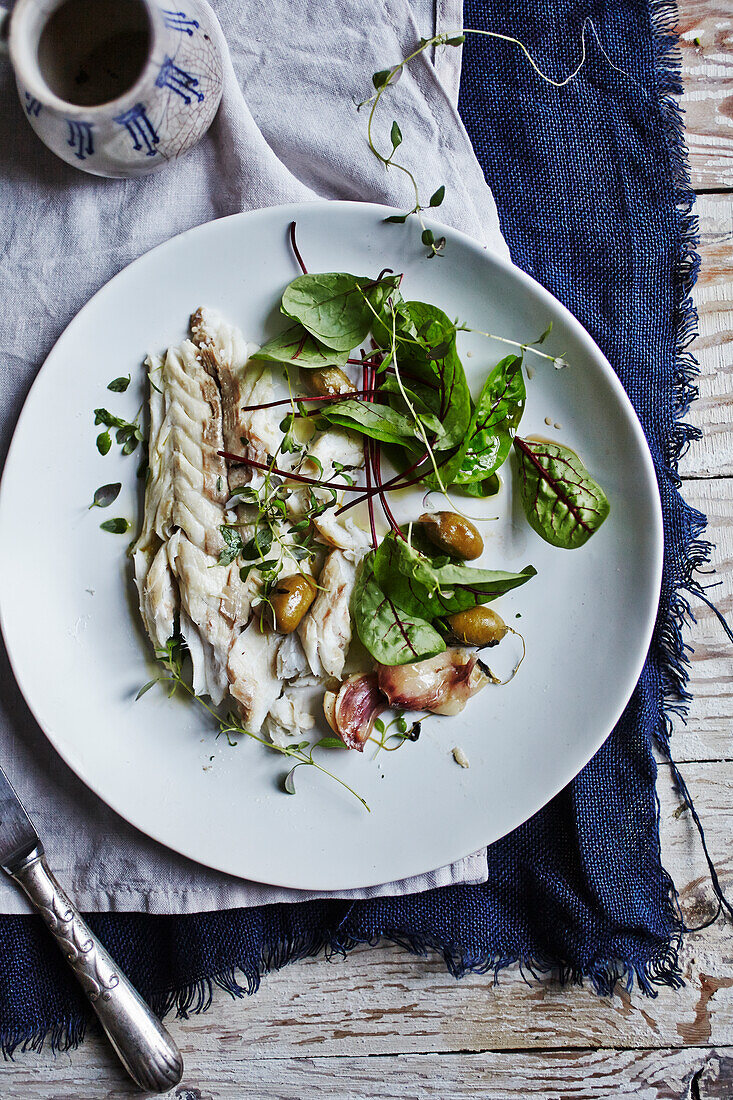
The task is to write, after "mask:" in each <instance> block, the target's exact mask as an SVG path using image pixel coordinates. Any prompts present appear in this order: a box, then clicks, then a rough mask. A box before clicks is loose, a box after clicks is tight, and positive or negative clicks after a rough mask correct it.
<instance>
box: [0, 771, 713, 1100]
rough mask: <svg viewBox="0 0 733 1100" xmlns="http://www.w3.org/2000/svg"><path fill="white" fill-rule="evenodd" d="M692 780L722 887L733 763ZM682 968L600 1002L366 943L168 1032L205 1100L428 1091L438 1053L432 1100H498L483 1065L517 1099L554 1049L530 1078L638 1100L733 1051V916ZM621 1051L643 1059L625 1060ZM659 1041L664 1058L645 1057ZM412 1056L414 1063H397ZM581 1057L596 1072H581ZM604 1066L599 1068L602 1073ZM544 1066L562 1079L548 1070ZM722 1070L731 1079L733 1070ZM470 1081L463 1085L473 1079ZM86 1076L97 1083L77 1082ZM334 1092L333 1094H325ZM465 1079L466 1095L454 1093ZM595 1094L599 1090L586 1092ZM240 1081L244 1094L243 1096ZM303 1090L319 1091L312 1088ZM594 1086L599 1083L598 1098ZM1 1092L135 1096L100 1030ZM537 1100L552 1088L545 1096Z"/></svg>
mask: <svg viewBox="0 0 733 1100" xmlns="http://www.w3.org/2000/svg"><path fill="white" fill-rule="evenodd" d="M685 775H686V779H687V781H688V783H689V785H690V789H691V790H692V793H693V795H694V797H695V799H696V800H697V803H698V807H699V810H700V812H701V814H702V815H703V818H704V819H705V821H706V822H707V824H708V842H709V845H710V849H711V852H712V853H713V855H714V857H715V858H716V860H717V861H718V863H719V867H720V870H721V877H722V881H723V882H724V883H729V884H731V885H733V863H731V859H732V858H733V857H732V855H731V852H730V843H729V838H730V835H731V823H732V821H733V797H732V796H733V764H731V763H728V764H724V765H721V764H717V763H706V764H689V765H688V766H687V767H686V769H685ZM659 791H660V799H661V815H662V826H663V838H664V840H663V858H664V861H665V863H666V865H667V866H668V868H669V869H670V871H671V873H672V875H673V877H674V878H675V879H676V881H677V884H678V887H679V889H680V898H681V903H682V906H683V910H684V913H685V916H686V918H687V920H688V921H689V922H690V923H693V922H694V923H697V922H699V921H701V920H704V919H705V918H706V917H707V916H708V915H709V914H710V912H711V901H710V899H711V894H710V888H709V884H708V880H707V875H706V872H705V865H704V862H703V859H702V855H701V852H700V847H699V841H698V839H697V837H696V834H695V833H694V830H693V829H692V827H691V823H690V821H689V815H688V814H687V813H680V812H679V800H678V798H677V796H676V795H675V793H674V791H673V789H672V786H671V783H670V780H669V775H668V770H667V769H664V768H662V769H661V772H660V782H659ZM682 965H683V971H684V975H685V979H686V985H685V987H684V988H683V989H681V990H678V991H673V990H670V989H668V988H666V987H662V988H660V990H659V994H658V996H657V997H656V998H655V999H649V998H646V997H643V996H642V995H640V994H639V993H638V992H636V991H634V992H632V993H631V994H628V993H626V992H625V991H623V990H621V991H619V992H618V993H617V994H616V995H615V996H614V997H598V996H596V995H595V994H594V993H593V992H592V991H591V990H590V989H588V988H585V987H571V988H565V989H562V988H560V987H559V986H558V985H557V983H556V982H554V981H552V980H548V979H544V980H542V981H532V982H530V983H527V982H525V981H524V980H523V979H522V976H521V975H520V974H519V972H518V970H517V969H516V968H512V969H510V970H508V971H505V972H503V973H502V975H501V976H500V978H499V982H498V985H494V984H493V977H492V976H486V975H469V976H468V977H466V978H465V979H463V980H462V981H460V982H456V981H455V980H454V979H453V978H451V977H450V976H449V975H448V974H447V972H446V970H445V967H444V966H443V964H442V962H440V961H439V960H438V959H436V958H435V957H431V958H429V959H427V960H425V959H416V958H414V957H412V956H410V955H407V954H406V953H405V952H404V951H402V950H401V949H399V948H397V947H394V946H382V947H377V948H369V947H364V948H360V949H358V950H357V951H355V952H353V953H352V954H351V955H350V956H349V957H348V958H347V959H346V960H342V959H336V960H334V961H332V962H327V961H326V960H324V959H323V958H317V959H308V960H305V961H303V962H302V963H297V964H293V965H292V966H288V967H286V968H284V969H283V970H282V971H280V972H278V973H275V974H272V975H270V976H269V977H268V978H266V979H265V980H264V981H263V985H262V989H261V991H260V992H259V993H258V994H257V996H256V997H253V998H245V999H243V1000H241V1001H232V1000H231V999H230V997H229V996H228V995H227V994H225V993H224V992H223V991H221V990H220V991H218V992H217V993H216V995H215V999H214V1007H213V1008H212V1010H211V1011H210V1012H209V1013H208V1014H205V1015H201V1016H192V1017H191V1018H190V1019H188V1020H180V1021H176V1020H173V1021H171V1022H170V1025H169V1026H170V1027H171V1031H172V1033H173V1034H174V1036H175V1038H176V1039H177V1041H178V1042H179V1043H180V1044H181V1047H182V1050H183V1052H184V1057H185V1059H186V1064H187V1067H188V1068H187V1075H186V1078H185V1080H184V1084H185V1086H186V1088H188V1089H189V1090H191V1089H192V1090H193V1092H192V1093H191V1094H190V1095H192V1096H193V1097H194V1098H195V1100H204V1098H205V1097H207V1096H211V1097H212V1098H213V1097H217V1098H218V1097H226V1098H229V1097H234V1096H240V1095H241V1096H243V1097H247V1096H251V1095H261V1096H263V1097H264V1096H288V1094H287V1093H283V1092H279V1091H278V1089H282V1088H285V1087H286V1085H287V1081H288V1080H289V1081H290V1082H291V1085H290V1087H291V1088H292V1092H291V1093H290V1094H289V1100H292V1098H293V1097H297V1096H303V1097H310V1096H319V1095H321V1094H323V1095H327V1096H330V1095H333V1096H340V1095H347V1096H349V1097H350V1096H352V1095H356V1096H361V1095H363V1093H362V1092H359V1088H363V1089H367V1088H368V1087H371V1088H372V1089H373V1090H374V1091H372V1093H371V1095H373V1096H379V1097H391V1096H395V1097H397V1096H417V1095H419V1094H421V1093H418V1092H417V1091H412V1092H410V1091H409V1090H410V1087H412V1089H413V1090H414V1089H415V1088H416V1084H415V1082H416V1081H417V1080H418V1079H419V1078H418V1076H417V1075H416V1074H417V1070H416V1069H413V1067H417V1066H418V1065H420V1064H422V1065H424V1064H425V1060H424V1059H425V1056H433V1055H435V1054H441V1055H443V1057H441V1058H439V1059H437V1060H436V1059H434V1058H433V1060H432V1061H431V1062H430V1079H431V1081H432V1082H433V1084H434V1087H435V1088H436V1090H437V1091H436V1093H435V1095H440V1091H439V1090H440V1089H441V1088H442V1089H443V1093H442V1094H443V1095H447V1096H454V1095H455V1096H456V1097H460V1096H472V1095H493V1094H492V1093H490V1092H486V1091H485V1092H484V1093H481V1092H471V1091H470V1088H472V1087H474V1086H475V1087H478V1085H476V1082H479V1083H480V1085H481V1088H484V1089H486V1088H487V1085H486V1080H487V1078H486V1077H485V1076H482V1073H483V1070H484V1069H485V1070H486V1072H487V1073H488V1072H490V1073H491V1074H494V1075H495V1076H494V1077H492V1078H491V1084H492V1087H496V1088H497V1089H501V1088H504V1089H505V1092H501V1091H498V1092H497V1093H496V1096H505V1095H506V1096H513V1095H515V1093H513V1092H512V1091H511V1088H515V1089H516V1088H519V1084H518V1081H519V1080H521V1074H520V1077H519V1078H517V1079H512V1078H510V1077H508V1076H507V1074H508V1068H507V1067H509V1066H510V1065H511V1064H512V1061H511V1060H513V1061H514V1064H516V1065H519V1066H522V1065H524V1066H526V1071H527V1072H528V1073H529V1065H530V1064H531V1063H530V1062H523V1060H522V1058H520V1057H519V1055H518V1054H517V1053H516V1052H517V1051H532V1050H533V1049H542V1050H546V1051H549V1050H552V1051H555V1052H556V1053H555V1054H553V1055H552V1057H550V1056H549V1055H548V1056H547V1057H546V1058H544V1060H543V1059H540V1060H537V1061H536V1066H535V1069H534V1070H532V1071H531V1073H529V1077H530V1078H531V1081H536V1080H540V1081H543V1082H544V1084H545V1086H546V1087H547V1088H548V1089H549V1088H551V1087H552V1088H556V1089H557V1092H555V1093H553V1092H549V1093H547V1095H548V1096H553V1095H557V1096H566V1095H568V1096H578V1097H581V1096H587V1097H588V1098H593V1097H596V1096H598V1097H601V1096H612V1095H614V1094H613V1092H612V1091H611V1084H612V1082H613V1081H614V1080H616V1081H617V1087H619V1088H620V1087H621V1085H622V1084H623V1087H626V1088H628V1089H629V1090H630V1091H629V1092H628V1095H629V1096H630V1095H633V1094H634V1093H633V1089H634V1088H638V1089H641V1088H642V1087H643V1088H645V1089H648V1090H651V1089H652V1088H653V1087H658V1088H661V1087H662V1086H663V1085H664V1087H668V1088H670V1089H671V1088H672V1085H671V1083H670V1082H671V1080H672V1079H673V1077H674V1073H677V1072H679V1073H682V1074H683V1076H684V1075H685V1074H687V1076H688V1077H691V1076H692V1073H693V1071H695V1070H696V1069H698V1068H700V1067H701V1066H704V1065H706V1064H707V1061H706V1060H707V1058H708V1055H707V1052H706V1051H702V1052H701V1053H699V1054H698V1053H693V1052H691V1051H690V1049H689V1048H690V1047H695V1046H700V1047H703V1048H707V1047H709V1046H720V1047H727V1046H733V976H732V975H733V932H732V931H731V927H730V925H726V924H724V923H722V922H720V923H718V924H717V925H715V926H714V927H713V928H712V929H710V930H709V931H707V932H704V933H699V934H691V935H689V936H688V937H687V940H686V943H685V946H684V948H683V952H682ZM578 1048H603V1049H604V1055H603V1058H601V1059H599V1060H597V1061H596V1060H594V1059H591V1060H590V1061H583V1060H582V1059H583V1058H586V1057H587V1058H590V1056H589V1055H585V1054H584V1055H583V1056H582V1058H581V1059H580V1061H576V1053H574V1052H576V1051H577V1050H578ZM611 1048H626V1049H627V1051H629V1052H636V1053H633V1054H632V1053H629V1054H628V1057H627V1058H626V1060H622V1061H618V1060H616V1061H615V1059H616V1055H615V1054H613V1053H612V1052H611ZM673 1048H687V1050H686V1052H684V1053H683V1054H681V1055H679V1057H677V1056H673V1054H672V1049H673ZM502 1050H503V1051H513V1052H515V1053H513V1054H512V1055H511V1056H509V1055H507V1056H506V1057H505V1058H493V1059H489V1060H488V1061H487V1060H485V1059H484V1060H483V1061H482V1060H480V1059H479V1060H476V1059H470V1058H466V1059H464V1061H463V1062H462V1063H460V1065H459V1064H458V1063H456V1062H455V1061H454V1060H453V1057H452V1053H451V1052H455V1051H462V1052H486V1051H494V1052H499V1051H502ZM651 1050H658V1051H659V1052H660V1053H659V1055H658V1056H657V1055H655V1056H652V1055H650V1054H642V1053H640V1052H644V1051H646V1052H649V1051H651ZM731 1053H733V1052H731ZM405 1054H408V1055H410V1056H411V1057H412V1058H413V1061H412V1062H410V1061H407V1060H405V1059H404V1058H400V1057H399V1056H400V1055H405ZM367 1056H369V1057H367ZM417 1056H421V1058H422V1061H420V1060H419V1059H417ZM523 1057H525V1056H523ZM377 1059H378V1061H379V1065H380V1066H381V1069H375V1070H374V1072H375V1073H376V1074H377V1077H376V1078H375V1079H374V1080H372V1081H371V1085H369V1080H370V1079H369V1078H365V1079H364V1081H362V1082H361V1083H360V1078H359V1074H360V1073H361V1072H362V1069H361V1063H362V1062H363V1063H367V1062H368V1063H369V1064H371V1065H374V1063H375V1062H376V1061H377ZM457 1065H459V1068H458V1069H456V1066H457ZM603 1065H606V1066H608V1067H609V1070H608V1075H607V1076H606V1077H603V1075H602V1074H600V1067H602V1066H603ZM573 1066H576V1068H577V1067H580V1066H583V1067H585V1068H584V1069H583V1070H582V1072H581V1071H580V1069H579V1070H578V1075H577V1077H574V1076H573V1072H574V1071H572V1072H571V1070H572V1067H573ZM593 1066H595V1067H596V1068H595V1069H591V1068H589V1067H593ZM502 1067H504V1068H502ZM552 1067H554V1069H553V1068H552ZM562 1067H564V1068H565V1069H566V1070H567V1071H568V1077H567V1081H568V1088H570V1089H571V1091H569V1092H562V1091H561V1088H562V1078H561V1076H560V1070H561V1068H562ZM568 1067H571V1068H570V1070H568ZM674 1067H677V1069H674ZM597 1071H598V1072H597ZM522 1072H525V1071H524V1070H523V1071H522ZM545 1072H547V1073H548V1074H552V1073H555V1074H556V1075H555V1077H554V1078H553V1077H547V1078H545V1077H543V1076H542V1074H543V1073H545ZM586 1072H587V1073H588V1074H590V1076H591V1078H592V1083H590V1084H587V1086H586V1085H584V1084H583V1074H585V1073H586ZM716 1072H717V1071H716ZM725 1072H726V1073H727V1074H728V1077H727V1078H726V1080H727V1081H730V1066H729V1065H728V1067H727V1069H726V1070H725ZM352 1074H353V1075H354V1076H351V1075H352ZM385 1075H386V1076H385ZM472 1075H475V1081H474V1077H473V1076H472ZM403 1077H404V1079H403ZM464 1078H465V1083H464V1086H460V1081H461V1080H463V1079H464ZM596 1078H597V1079H596ZM329 1079H330V1085H329ZM719 1080H720V1078H717V1079H716V1078H715V1074H714V1073H713V1071H712V1070H710V1081H711V1084H710V1091H708V1092H707V1093H706V1092H704V1091H702V1086H701V1087H700V1091H699V1093H698V1095H699V1096H700V1097H704V1096H711V1097H713V1096H719V1095H720V1096H725V1095H728V1096H730V1095H733V1093H731V1092H729V1093H727V1094H726V1092H725V1091H724V1090H723V1091H720V1090H719V1091H718V1092H715V1091H714V1088H717V1087H718V1084H717V1082H718V1081H719ZM31 1081H32V1082H35V1084H34V1087H35V1089H36V1091H35V1092H31V1093H30V1094H29V1093H28V1092H27V1091H24V1090H27V1088H28V1086H29V1083H30V1082H31ZM375 1081H376V1082H377V1084H375ZM80 1082H83V1085H84V1089H85V1090H86V1091H82V1092H78V1091H75V1090H76V1089H78V1088H79V1087H80V1084H79V1083H80ZM258 1082H259V1086H260V1088H261V1090H262V1091H261V1092H260V1093H259V1094H257V1093H254V1092H252V1091H247V1090H251V1089H254V1088H255V1087H256V1086H257V1083H258ZM512 1082H513V1083H512ZM550 1082H554V1084H552V1085H551V1084H550ZM530 1083H531V1082H530V1081H529V1080H528V1081H527V1082H525V1085H526V1086H527V1087H529V1085H530ZM379 1084H381V1086H382V1091H379V1088H378V1085H379ZM571 1086H572V1088H571ZM328 1087H331V1088H332V1090H333V1091H332V1092H330V1093H329V1092H327V1091H326V1092H324V1091H323V1090H324V1089H327V1088H328ZM459 1087H465V1088H466V1089H469V1091H464V1092H463V1093H461V1092H460V1091H453V1090H454V1089H458V1088H459ZM583 1087H588V1089H589V1090H591V1091H588V1092H586V1093H583V1092H582V1088H583ZM674 1087H675V1088H676V1087H677V1086H676V1085H675V1086H674ZM706 1087H707V1086H706ZM236 1088H241V1090H242V1091H241V1092H236V1091H235V1090H236ZM305 1088H307V1089H310V1090H311V1091H305V1092H304V1091H303V1089H305ZM339 1088H342V1089H343V1092H339V1091H338V1089H339ZM421 1088H422V1084H421ZM594 1088H595V1089H597V1090H600V1091H596V1092H593V1091H592V1089H594ZM46 1089H48V1091H44V1090H46ZM196 1089H199V1090H200V1092H201V1096H200V1097H199V1096H197V1094H196V1091H195V1090H196ZM349 1089H353V1090H355V1091H353V1092H351V1091H347V1090H349ZM573 1089H574V1090H575V1091H573ZM604 1089H606V1090H607V1091H605V1092H604V1091H603V1090H604ZM207 1090H208V1091H207ZM318 1090H321V1091H320V1092H319V1091H318ZM390 1090H392V1091H390ZM400 1090H402V1091H400ZM0 1095H1V1096H2V1097H3V1100H6V1098H7V1100H16V1098H17V1100H20V1098H21V1097H25V1096H27V1095H31V1096H33V1097H37V1096H43V1097H46V1096H49V1097H53V1098H54V1100H72V1098H74V1100H76V1097H84V1100H86V1098H88V1100H96V1098H97V1097H102V1096H110V1097H120V1098H122V1097H125V1098H128V1097H129V1098H130V1100H133V1097H134V1096H135V1092H134V1090H133V1089H132V1088H131V1087H129V1088H128V1086H127V1085H126V1083H125V1082H124V1079H123V1077H122V1073H121V1071H120V1070H119V1069H118V1067H117V1065H116V1063H115V1061H114V1058H113V1056H112V1054H111V1053H110V1051H109V1049H108V1047H107V1045H106V1042H105V1041H104V1040H102V1039H101V1038H100V1037H99V1036H97V1035H93V1036H91V1037H90V1039H89V1041H87V1042H86V1043H85V1044H84V1046H83V1047H82V1048H81V1049H80V1050H78V1051H74V1052H73V1053H71V1054H69V1055H64V1056H63V1057H59V1058H57V1059H56V1060H55V1062H54V1061H52V1060H51V1059H50V1058H49V1057H48V1055H47V1054H40V1055H38V1054H26V1055H23V1056H22V1057H21V1058H19V1060H18V1062H17V1065H16V1066H14V1067H12V1069H10V1070H8V1069H7V1068H6V1069H5V1070H4V1072H3V1076H2V1079H1V1080H0ZM536 1095H539V1096H542V1095H544V1094H543V1093H542V1092H541V1091H540V1092H538V1093H536ZM620 1095H626V1094H624V1093H621V1094H620ZM639 1095H642V1096H645V1095H647V1096H649V1097H656V1096H664V1097H667V1096H669V1097H676V1096H680V1097H682V1096H683V1095H686V1094H685V1093H684V1088H683V1087H682V1086H681V1087H680V1090H679V1091H677V1092H675V1091H670V1092H667V1093H664V1092H663V1091H662V1092H654V1091H647V1092H646V1093H645V1092H643V1091H641V1092H640V1093H639ZM185 1096H186V1094H185V1092H184V1093H182V1094H181V1098H182V1100H183V1098H184V1097H185Z"/></svg>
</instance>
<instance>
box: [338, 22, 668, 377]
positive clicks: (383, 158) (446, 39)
mask: <svg viewBox="0 0 733 1100" xmlns="http://www.w3.org/2000/svg"><path fill="white" fill-rule="evenodd" d="M588 31H590V32H591V34H592V35H593V37H594V38H595V40H596V44H597V46H598V48H599V50H600V52H601V54H602V56H603V57H604V59H605V61H606V62H607V64H608V65H609V66H610V68H611V69H613V70H614V72H617V73H620V74H621V75H622V76H624V77H626V78H627V79H629V80H631V81H633V83H635V84H637V85H638V86H639V87H642V86H641V85H639V82H638V81H637V80H635V79H634V77H632V76H631V74H630V73H628V72H626V71H625V70H624V69H622V68H620V67H619V66H618V65H616V64H614V62H613V61H612V60H611V58H610V57H609V56H608V54H607V52H606V50H605V49H604V47H603V44H602V42H601V39H600V36H599V34H598V31H597V30H596V27H595V24H594V22H593V20H592V19H590V18H586V19H585V21H584V22H583V26H582V28H581V32H580V58H579V60H578V63H577V64H576V66H575V67H574V68H573V70H572V71H571V72H570V73H569V74H568V75H567V76H566V77H563V78H562V79H561V80H555V79H554V78H553V77H551V76H549V75H548V74H547V73H545V72H544V71H543V70H542V69H541V68H540V67H539V65H538V64H537V62H536V61H535V60H534V58H533V57H532V55H531V53H530V52H529V50H528V49H527V47H526V46H525V45H524V43H523V42H521V41H520V39H518V38H515V37H514V36H513V35H509V34H501V33H499V32H498V31H488V30H480V29H478V28H475V27H465V28H464V29H463V31H462V33H460V34H450V33H445V32H444V33H442V34H436V35H433V36H432V38H421V39H420V41H419V44H418V47H417V49H415V50H413V51H412V53H410V54H408V56H407V57H405V58H404V59H403V60H402V61H400V62H398V63H397V64H396V65H393V66H392V68H390V69H380V70H379V72H376V73H374V75H373V76H372V84H373V85H374V89H375V90H374V92H373V93H372V95H370V96H369V97H368V98H367V99H364V100H362V101H361V102H360V103H357V110H360V109H361V108H362V107H367V106H368V107H369V118H368V122H367V143H368V145H369V149H370V150H371V152H372V153H373V155H374V156H375V157H376V158H377V160H379V161H380V162H381V163H382V164H383V165H384V167H385V169H389V168H396V169H397V170H398V171H400V172H402V173H404V175H406V176H407V178H408V180H409V181H410V184H411V186H412V189H413V191H414V195H415V205H414V206H413V207H412V208H411V209H410V210H408V211H406V213H404V214H392V215H390V217H388V218H385V221H387V222H392V223H396V224H404V222H406V221H407V219H408V218H410V217H413V216H416V217H417V219H418V221H419V223H420V227H421V231H422V232H421V240H422V243H423V244H424V245H425V246H426V247H427V248H428V250H429V251H428V257H429V258H431V257H433V256H437V255H439V254H440V253H441V252H442V251H443V249H444V248H445V237H440V238H439V239H437V240H436V238H435V235H434V233H433V231H432V230H431V229H428V227H427V226H426V225H425V221H424V218H423V214H424V213H425V211H428V210H431V209H435V208H436V207H439V206H440V205H441V203H442V202H443V199H444V198H445V186H444V185H441V186H440V187H438V188H437V190H436V191H434V192H433V194H432V195H431V197H430V201H429V202H428V203H423V201H422V199H421V197H420V188H419V185H418V182H417V179H416V178H415V175H414V173H413V172H411V171H410V169H409V168H408V167H407V166H406V165H405V164H402V163H400V162H399V161H396V160H395V159H394V157H395V153H396V152H397V149H398V148H399V147H400V146H401V145H402V143H403V140H404V139H403V135H402V130H401V129H400V126H399V123H398V122H397V121H396V120H394V121H393V122H392V126H391V128H390V144H391V149H390V151H389V152H385V151H384V150H382V149H380V148H378V146H377V144H376V142H375V138H374V118H375V115H376V112H377V108H378V107H379V104H380V101H381V100H382V97H383V96H384V94H385V92H386V91H387V89H388V88H391V87H393V86H394V85H395V84H396V83H397V82H398V80H399V79H400V77H401V76H402V74H403V72H404V71H405V70H406V69H407V68H408V66H409V65H410V64H411V62H413V61H414V60H415V59H416V58H418V57H419V56H420V55H421V54H424V53H425V52H426V51H427V50H430V49H439V48H441V47H444V46H462V45H463V43H464V42H465V40H466V37H467V36H468V35H477V36H480V37H483V38H493V39H495V40H497V41H500V42H505V43H507V45H510V46H517V47H518V48H519V49H520V50H521V51H522V53H523V54H524V56H525V57H526V59H527V61H528V62H529V64H530V65H531V66H532V68H533V70H534V71H535V73H536V74H537V75H538V76H539V77H540V79H541V80H543V81H544V82H545V83H546V84H550V85H551V86H552V87H553V88H558V89H560V88H565V87H566V86H567V85H568V84H570V83H572V81H573V80H575V79H576V77H577V76H578V74H579V73H580V71H581V70H582V68H583V67H584V65H585V63H586V56H587V32H588ZM642 91H643V92H644V94H645V95H648V92H647V91H646V89H644V88H643V87H642ZM560 365H563V364H560Z"/></svg>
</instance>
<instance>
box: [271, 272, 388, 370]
mask: <svg viewBox="0 0 733 1100" xmlns="http://www.w3.org/2000/svg"><path fill="white" fill-rule="evenodd" d="M398 286H399V278H398V277H397V276H396V275H391V276H390V275H388V276H386V277H385V278H383V279H380V280H379V281H376V280H374V279H368V278H366V277H363V276H359V275H349V274H347V273H346V272H325V273H323V274H320V275H300V276H299V277H298V278H297V279H294V280H293V282H292V283H290V285H289V286H288V287H286V289H285V293H284V294H283V297H282V306H281V309H282V312H283V313H284V314H285V315H286V317H292V318H293V320H295V321H299V322H300V323H301V324H302V325H303V326H304V327H305V328H306V329H307V330H308V332H310V334H311V335H312V336H315V338H316V339H317V340H319V341H320V342H321V343H323V344H326V345H327V347H329V348H335V349H336V351H351V349H352V348H355V347H356V345H357V344H358V343H360V342H361V341H362V340H363V339H364V338H365V337H366V335H367V333H368V332H369V331H370V329H371V328H372V325H373V322H374V314H375V312H379V310H380V309H381V308H382V306H383V305H384V302H385V300H386V298H387V297H388V295H389V294H390V293H394V292H395V291H396V289H397V287H398Z"/></svg>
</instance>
